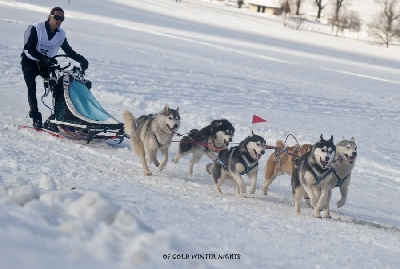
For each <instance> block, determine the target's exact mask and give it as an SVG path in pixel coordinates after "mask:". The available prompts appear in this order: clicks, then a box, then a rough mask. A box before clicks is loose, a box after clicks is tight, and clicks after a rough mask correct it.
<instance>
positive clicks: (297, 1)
mask: <svg viewBox="0 0 400 269" xmlns="http://www.w3.org/2000/svg"><path fill="white" fill-rule="evenodd" d="M300 6H301V0H296V15H300Z"/></svg>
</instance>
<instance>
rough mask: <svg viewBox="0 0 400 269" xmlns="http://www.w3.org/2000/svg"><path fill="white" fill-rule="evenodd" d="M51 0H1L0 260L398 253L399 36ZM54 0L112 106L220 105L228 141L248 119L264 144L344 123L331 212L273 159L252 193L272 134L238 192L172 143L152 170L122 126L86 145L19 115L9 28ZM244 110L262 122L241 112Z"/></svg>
mask: <svg viewBox="0 0 400 269" xmlns="http://www.w3.org/2000/svg"><path fill="white" fill-rule="evenodd" d="M68 2H69V1H57V3H53V2H51V3H50V1H45V0H30V1H29V3H27V2H23V1H21V0H15V1H14V0H0V32H1V33H2V42H1V44H0V55H1V58H2V61H1V62H0V72H1V76H0V88H1V94H0V96H1V98H0V103H1V106H0V130H1V131H0V144H1V147H0V223H1V229H0V238H1V240H0V253H1V257H2V258H1V264H0V268H1V269H3V268H4V269H6V268H7V269H8V268H30V269H39V268H40V269H46V268H49V269H50V268H51V269H52V268H74V269H79V268H85V269H87V268H96V269H101V268H341V269H342V268H398V257H399V254H400V232H399V227H400V206H399V191H400V163H399V162H398V159H399V157H400V154H399V151H398V149H397V146H396V145H397V139H398V130H399V127H398V124H399V121H400V118H399V103H400V93H399V85H400V79H399V77H400V76H399V75H400V71H399V64H400V53H399V52H400V49H399V47H395V46H393V47H390V48H385V47H383V46H372V45H368V44H364V43H361V42H356V41H354V40H350V39H345V38H342V37H335V36H332V35H321V34H316V33H312V32H307V31H296V30H293V29H288V28H284V27H283V26H282V24H281V23H279V22H275V21H271V20H267V19H265V18H264V17H262V16H259V15H258V14H253V13H250V12H248V11H246V10H245V9H240V10H239V9H237V8H235V7H233V6H227V5H224V4H223V3H220V2H219V1H196V0H183V1H182V3H176V2H175V1H172V0H142V1H129V0H118V1H117V0H116V1H111V0H103V1H96V3H95V2H94V1H90V0H80V1H75V0H72V1H70V4H68ZM53 5H59V6H62V7H63V8H64V9H65V15H66V20H65V22H64V23H63V25H62V26H63V28H64V29H65V30H66V32H67V37H68V40H69V43H70V44H71V46H72V47H73V48H74V49H75V50H76V51H77V52H78V53H81V54H83V55H84V56H85V57H86V58H87V59H88V60H89V63H90V66H89V70H88V71H87V78H88V79H90V80H91V81H92V82H93V88H92V92H93V94H94V95H95V97H96V99H97V100H98V101H99V103H100V104H101V105H102V107H104V108H105V109H106V110H107V111H108V112H109V113H110V114H112V115H113V116H115V117H116V118H117V119H119V120H122V113H123V111H124V109H129V110H130V111H132V113H133V114H134V115H135V116H139V115H143V114H149V113H156V112H158V111H160V110H161V109H162V108H163V107H164V105H165V104H169V105H170V106H171V107H172V108H176V107H178V106H179V111H180V113H181V117H182V123H181V128H180V130H179V132H180V133H187V132H188V131H189V130H191V129H193V128H201V127H204V126H206V125H207V124H209V123H210V122H211V120H213V119H217V118H221V117H222V118H227V119H228V120H229V121H231V122H232V123H233V125H234V127H235V128H236V133H235V137H234V141H233V143H238V142H240V141H241V140H242V139H244V138H245V137H246V136H247V135H249V133H250V128H252V130H253V131H254V132H255V133H256V134H258V135H261V136H263V137H264V138H265V139H266V141H267V143H268V144H269V145H275V141H276V140H277V139H282V140H285V139H286V137H287V136H288V135H289V134H292V135H293V136H294V137H295V138H296V139H297V141H298V142H299V143H301V144H303V143H315V142H317V140H319V136H320V135H321V134H323V135H324V136H325V137H330V135H333V137H334V140H335V142H338V141H339V140H340V139H341V138H342V137H345V138H347V139H350V138H351V137H354V138H355V140H356V143H357V145H358V158H357V163H356V166H355V168H354V170H353V175H352V182H351V184H350V188H349V197H348V201H347V203H346V204H345V206H344V207H342V208H337V207H336V202H337V201H338V200H339V199H340V193H339V191H338V190H334V192H333V197H332V201H331V214H332V219H314V218H313V214H312V209H310V208H307V207H306V206H305V205H304V204H303V205H302V213H301V214H300V215H297V214H296V213H295V212H294V203H293V198H292V194H291V186H290V178H289V177H288V176H280V177H278V178H277V179H276V180H275V181H274V182H273V183H272V185H271V186H270V188H269V194H268V196H262V195H261V191H260V190H261V187H262V184H263V181H264V175H263V174H264V168H265V162H266V160H267V158H268V156H269V154H271V153H272V151H271V150H269V151H267V154H266V155H265V156H263V157H262V158H261V161H260V170H259V174H258V182H257V191H256V194H254V195H250V194H247V195H246V196H247V198H243V199H238V198H236V197H235V196H234V194H233V187H232V185H231V184H230V183H229V182H227V183H225V184H224V185H223V186H222V191H223V192H224V194H223V195H220V196H217V195H216V194H215V193H214V187H213V185H212V181H211V177H210V176H209V175H208V173H207V172H206V171H205V169H204V168H205V165H206V164H207V163H209V162H210V160H209V159H208V158H207V157H203V158H202V160H201V162H200V163H198V164H196V165H195V167H194V174H193V175H192V176H190V175H189V174H188V172H187V171H188V164H189V157H185V158H183V159H181V161H180V162H179V163H178V164H176V165H175V164H173V163H172V162H171V161H170V162H169V163H168V164H167V166H166V168H165V170H164V171H162V172H158V171H157V169H156V167H154V165H152V166H150V169H151V170H152V172H153V174H154V175H153V176H151V177H148V176H144V175H143V170H142V168H141V165H140V162H139V158H138V157H137V156H135V155H134V154H133V153H132V152H131V151H130V149H129V143H128V142H129V141H128V139H126V140H125V141H124V142H123V143H122V144H120V145H107V144H104V143H92V144H89V145H85V144H82V143H77V142H74V141H66V140H62V139H58V138H55V137H53V136H49V135H47V134H44V133H37V132H34V131H32V130H29V129H20V128H19V126H20V125H29V124H31V122H30V119H29V117H27V112H28V102H27V96H26V94H27V93H26V86H25V83H24V80H23V76H22V72H21V67H20V64H19V55H20V53H21V50H22V45H23V44H22V43H23V33H24V30H25V29H26V27H27V25H28V24H30V23H34V22H39V21H44V20H45V19H46V17H47V14H48V12H49V10H50V9H51V8H52V7H53ZM60 52H61V51H60ZM41 84H42V82H41V80H40V79H39V78H38V79H37V85H38V93H37V96H38V100H39V103H40V111H41V112H42V113H43V115H44V118H46V117H47V116H49V115H50V111H49V110H48V109H47V108H46V107H45V106H44V105H43V104H42V103H41V102H40V97H41V95H42V94H43V92H42V86H41ZM44 101H45V103H46V104H51V100H50V99H49V98H47V99H46V98H45V99H44ZM253 115H258V116H260V117H262V118H264V119H266V120H267V121H268V122H267V123H258V124H254V125H253V126H252V125H251V119H252V116H253ZM178 140H179V137H176V138H174V141H178ZM295 143H296V141H295V140H294V138H293V137H291V136H289V137H288V140H287V144H288V145H293V144H295ZM176 151H177V143H173V144H172V146H171V148H170V159H172V157H173V156H174V155H175V153H176ZM245 182H246V184H247V185H249V181H248V180H247V179H245ZM196 254H199V255H197V256H196ZM207 254H208V255H207ZM196 258H197V259H196ZM218 258H220V259H218Z"/></svg>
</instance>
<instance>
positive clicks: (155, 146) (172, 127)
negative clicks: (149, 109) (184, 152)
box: [124, 105, 181, 175]
mask: <svg viewBox="0 0 400 269" xmlns="http://www.w3.org/2000/svg"><path fill="white" fill-rule="evenodd" d="M180 120H181V117H180V115H179V107H178V108H177V109H171V108H169V107H168V105H166V106H165V107H164V109H163V110H161V111H160V112H159V113H158V114H149V115H142V116H140V117H139V118H138V119H136V118H135V117H134V116H133V115H132V113H131V112H129V111H128V110H125V111H124V129H125V133H126V134H127V135H128V136H129V137H130V145H131V149H133V150H134V151H135V152H136V154H137V155H138V156H139V158H140V162H141V164H142V167H143V170H144V173H145V175H151V171H150V170H149V168H148V166H147V162H148V163H154V164H155V165H156V166H157V167H159V169H160V171H162V170H163V169H164V167H165V166H166V164H167V162H168V149H169V147H170V145H171V142H172V137H173V136H174V133H176V132H177V130H178V128H179V126H180ZM158 150H160V151H161V154H162V155H163V159H162V161H161V163H160V162H159V161H158V160H157V151H158Z"/></svg>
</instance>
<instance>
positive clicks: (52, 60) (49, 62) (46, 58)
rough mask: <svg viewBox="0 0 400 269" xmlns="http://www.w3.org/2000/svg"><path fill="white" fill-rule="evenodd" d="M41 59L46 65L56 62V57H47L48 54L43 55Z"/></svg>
mask: <svg viewBox="0 0 400 269" xmlns="http://www.w3.org/2000/svg"><path fill="white" fill-rule="evenodd" d="M42 61H43V63H44V64H45V65H47V66H52V65H54V64H57V63H58V62H57V60H56V59H54V58H50V57H48V56H43V59H42Z"/></svg>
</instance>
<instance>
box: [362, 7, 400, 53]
mask: <svg viewBox="0 0 400 269" xmlns="http://www.w3.org/2000/svg"><path fill="white" fill-rule="evenodd" d="M375 2H376V3H377V4H378V5H379V6H381V8H382V10H381V11H379V12H378V14H377V15H376V16H375V20H374V22H373V23H371V24H369V32H370V34H371V35H372V36H373V37H375V38H377V39H379V40H381V41H382V42H383V43H384V44H385V45H386V47H387V48H388V47H389V44H390V43H391V42H392V41H393V39H394V38H395V37H396V36H398V30H397V29H396V28H395V23H396V21H398V20H399V18H400V4H399V2H400V0H376V1H375Z"/></svg>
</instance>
